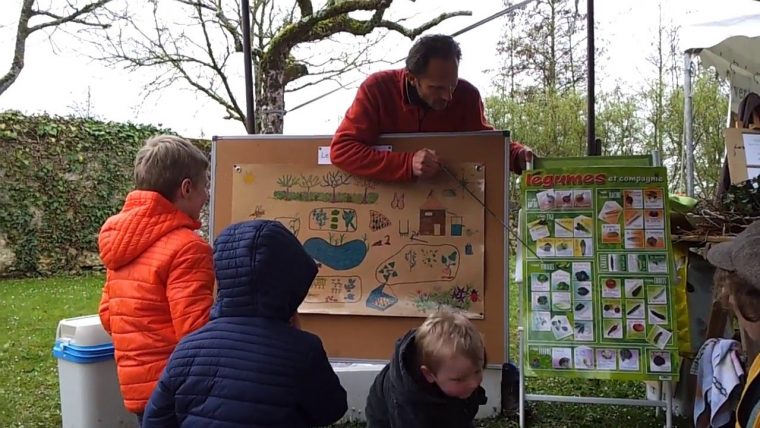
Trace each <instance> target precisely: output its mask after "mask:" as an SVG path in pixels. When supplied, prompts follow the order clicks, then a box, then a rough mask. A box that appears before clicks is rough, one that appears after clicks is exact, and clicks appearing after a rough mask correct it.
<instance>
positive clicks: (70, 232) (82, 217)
mask: <svg viewBox="0 0 760 428" xmlns="http://www.w3.org/2000/svg"><path fill="white" fill-rule="evenodd" d="M159 133H171V131H169V130H166V129H160V128H157V127H153V126H147V125H135V124H131V123H126V124H125V123H114V122H100V121H97V120H92V119H86V118H73V117H57V116H47V115H34V116H25V115H23V114H21V113H19V112H15V111H6V112H2V113H0V143H1V144H2V146H1V147H2V149H1V150H0V183H2V184H1V186H2V187H1V190H0V240H2V239H4V240H5V241H6V243H5V246H6V249H10V250H11V251H13V254H14V255H15V258H14V262H13V264H12V266H10V267H9V268H6V269H5V272H2V273H3V274H4V275H39V274H51V273H62V272H76V271H79V270H80V268H81V267H82V266H83V265H87V264H92V263H88V262H87V261H86V260H85V258H86V257H87V256H88V255H89V258H90V259H92V258H93V253H96V252H97V234H98V230H99V229H100V227H101V225H102V224H103V222H104V221H105V219H106V218H108V216H110V215H113V214H114V213H116V212H118V211H119V209H120V208H121V206H122V204H123V201H124V197H125V195H126V194H127V192H128V191H129V190H130V189H131V188H132V165H133V162H134V157H135V154H136V153H137V150H138V149H139V148H140V147H141V146H142V144H143V142H144V141H145V139H146V138H148V137H150V136H153V135H156V134H159ZM202 146H204V147H203V148H204V149H206V150H208V144H207V143H206V144H202Z"/></svg>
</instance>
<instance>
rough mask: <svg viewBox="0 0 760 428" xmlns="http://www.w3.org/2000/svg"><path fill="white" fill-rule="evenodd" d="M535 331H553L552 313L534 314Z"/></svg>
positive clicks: (541, 312)
mask: <svg viewBox="0 0 760 428" xmlns="http://www.w3.org/2000/svg"><path fill="white" fill-rule="evenodd" d="M532 316H533V331H551V330H552V325H551V319H552V314H551V313H550V312H543V311H536V312H533V314H532Z"/></svg>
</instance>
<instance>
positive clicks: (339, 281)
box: [305, 275, 362, 303]
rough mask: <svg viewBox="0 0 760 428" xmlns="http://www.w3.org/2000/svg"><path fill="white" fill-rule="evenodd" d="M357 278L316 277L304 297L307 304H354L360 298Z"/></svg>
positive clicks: (360, 287) (360, 288) (359, 284)
mask: <svg viewBox="0 0 760 428" xmlns="http://www.w3.org/2000/svg"><path fill="white" fill-rule="evenodd" d="M361 284H362V280H361V278H360V277H358V276H321V275H320V276H317V277H316V278H314V282H312V284H311V287H310V288H309V292H308V294H307V295H306V300H305V301H306V302H307V303H356V302H359V301H360V300H361V298H362V285H361Z"/></svg>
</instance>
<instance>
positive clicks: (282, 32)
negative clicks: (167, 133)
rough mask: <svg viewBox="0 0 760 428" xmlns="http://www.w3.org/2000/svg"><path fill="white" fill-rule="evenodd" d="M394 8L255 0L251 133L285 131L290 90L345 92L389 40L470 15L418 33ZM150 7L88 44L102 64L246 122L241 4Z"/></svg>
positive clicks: (222, 0) (367, 0)
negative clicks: (148, 76) (139, 72)
mask: <svg viewBox="0 0 760 428" xmlns="http://www.w3.org/2000/svg"><path fill="white" fill-rule="evenodd" d="M393 4H394V1H393V0H328V1H321V2H315V1H312V0H251V1H250V8H251V10H250V14H251V29H250V33H251V62H252V63H253V64H252V66H253V70H255V79H254V82H253V84H254V89H253V90H254V95H255V99H256V106H255V112H254V116H255V121H256V123H257V126H256V130H257V132H259V133H262V134H279V133H282V131H283V126H284V117H285V114H286V113H287V110H286V106H285V94H286V93H287V92H296V91H298V90H301V89H304V88H308V87H314V86H316V85H320V84H323V83H333V84H336V83H337V84H338V85H340V86H344V85H345V82H341V76H342V75H344V74H345V73H347V72H350V71H353V70H357V69H362V68H364V67H366V66H368V65H369V64H372V63H376V62H381V61H383V60H385V61H387V58H383V59H373V58H372V55H371V54H372V48H373V47H374V46H376V45H377V44H378V43H380V42H381V41H382V39H383V38H384V37H386V36H387V35H388V34H391V33H395V34H400V35H402V36H404V37H406V38H408V39H410V40H414V39H415V38H417V37H418V36H419V35H421V34H422V33H424V32H425V31H427V30H429V29H431V28H433V27H435V26H437V25H439V24H440V23H442V22H443V21H446V20H447V19H450V18H452V17H456V16H469V15H471V14H472V13H471V12H467V11H459V12H442V13H439V14H437V16H435V15H434V16H431V17H430V20H428V21H427V22H421V23H420V25H419V26H418V27H406V26H405V25H404V24H405V21H406V20H405V19H404V17H397V18H395V19H391V18H390V17H388V16H387V15H391V14H392V11H391V12H390V13H387V12H388V11H389V8H390V7H391V6H392V5H393ZM431 4H433V3H431ZM146 6H148V7H144V8H143V9H144V10H143V11H141V12H142V14H143V15H147V16H140V17H133V16H121V15H116V18H117V21H116V25H115V26H114V28H113V30H112V31H109V32H107V33H105V40H103V37H99V38H97V39H96V40H93V44H95V45H96V46H98V47H99V52H102V54H100V57H99V58H98V59H100V60H103V61H105V62H107V63H108V64H109V65H111V66H115V67H119V68H123V67H126V68H127V69H128V70H136V69H148V70H150V71H152V72H153V73H154V76H155V77H154V79H153V80H152V81H151V82H150V83H149V84H148V85H147V87H146V93H151V92H155V91H156V90H160V89H163V88H165V87H169V86H175V85H176V86H180V87H185V88H190V89H191V90H193V91H196V92H198V93H200V94H203V95H204V96H205V97H207V98H208V99H209V100H210V101H212V102H213V103H215V104H217V105H218V106H221V108H223V109H224V112H225V116H226V117H225V118H227V119H233V120H238V121H240V122H244V120H245V115H246V112H245V100H244V98H243V92H242V91H240V90H239V89H238V88H237V87H236V85H235V84H234V82H233V79H234V78H235V76H236V75H238V74H239V73H240V72H242V64H241V63H240V60H239V58H238V57H237V55H238V54H239V53H241V52H243V31H242V25H241V19H240V16H241V11H240V2H239V1H236V0H165V1H160V2H159V1H155V0H149V1H148V5H146ZM403 8H404V6H403V5H401V6H400V7H399V8H398V9H400V10H403ZM317 46H318V47H317ZM394 56H395V54H394Z"/></svg>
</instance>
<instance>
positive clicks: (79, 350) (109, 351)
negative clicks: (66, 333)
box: [53, 339, 113, 364]
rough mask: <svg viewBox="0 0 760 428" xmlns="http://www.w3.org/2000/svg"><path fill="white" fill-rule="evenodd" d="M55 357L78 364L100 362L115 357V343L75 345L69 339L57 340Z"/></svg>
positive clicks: (54, 351) (54, 347) (54, 349)
mask: <svg viewBox="0 0 760 428" xmlns="http://www.w3.org/2000/svg"><path fill="white" fill-rule="evenodd" d="M53 356H54V357H55V358H58V359H61V360H65V361H70V362H72V363H78V364H90V363H99V362H101V361H107V360H110V359H112V358H113V345H112V344H110V343H106V344H102V345H95V346H79V345H73V344H71V343H70V342H69V341H68V340H66V339H63V340H56V342H55V345H53Z"/></svg>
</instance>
